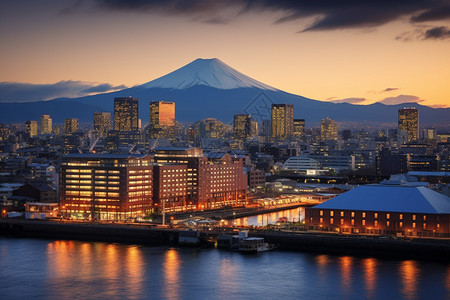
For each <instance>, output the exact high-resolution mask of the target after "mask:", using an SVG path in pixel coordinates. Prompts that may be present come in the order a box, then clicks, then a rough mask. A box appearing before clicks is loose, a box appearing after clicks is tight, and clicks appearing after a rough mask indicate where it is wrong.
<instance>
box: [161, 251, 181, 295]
mask: <svg viewBox="0 0 450 300" xmlns="http://www.w3.org/2000/svg"><path fill="white" fill-rule="evenodd" d="M180 264H181V259H180V255H179V253H178V251H177V250H175V249H169V250H167V252H166V253H165V255H164V261H163V272H164V279H165V280H164V291H165V298H166V299H179V298H180V294H179V293H180V274H179V268H180Z"/></svg>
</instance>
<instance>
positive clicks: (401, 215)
mask: <svg viewBox="0 0 450 300" xmlns="http://www.w3.org/2000/svg"><path fill="white" fill-rule="evenodd" d="M400 220H403V214H400ZM400 223H401V222H400Z"/></svg>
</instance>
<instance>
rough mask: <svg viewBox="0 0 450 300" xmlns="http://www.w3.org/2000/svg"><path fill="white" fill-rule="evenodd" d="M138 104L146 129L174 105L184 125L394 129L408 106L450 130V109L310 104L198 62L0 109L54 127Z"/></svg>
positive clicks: (10, 117)
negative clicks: (124, 103)
mask: <svg viewBox="0 0 450 300" xmlns="http://www.w3.org/2000/svg"><path fill="white" fill-rule="evenodd" d="M127 96H131V97H135V98H138V99H139V115H140V118H141V119H142V123H143V125H145V124H146V123H148V120H149V102H150V101H172V102H175V114H176V115H175V117H176V119H177V120H178V121H181V122H193V121H198V120H202V119H205V118H217V119H219V120H221V121H223V122H231V121H232V120H233V115H234V114H237V113H247V114H251V115H253V116H254V117H255V118H256V119H257V120H258V121H262V120H265V119H270V114H271V105H272V104H274V103H277V104H279V103H286V104H293V105H294V116H295V118H299V119H305V120H306V122H307V123H308V122H319V121H320V120H321V119H323V118H325V117H327V116H329V117H331V118H332V119H334V120H336V121H351V122H363V121H369V122H378V123H381V122H383V123H385V122H387V123H395V122H396V121H397V111H398V109H399V108H403V107H405V106H415V107H416V108H418V109H419V114H420V122H421V124H426V125H428V124H429V125H431V124H440V125H448V122H449V119H448V116H449V115H450V108H431V107H427V106H423V105H419V104H417V103H409V104H406V103H404V104H400V105H385V104H381V103H375V104H371V105H353V104H348V103H331V102H324V101H318V100H312V99H308V98H305V97H302V96H298V95H294V94H290V93H287V92H284V91H281V90H278V89H276V88H274V87H271V86H269V85H267V84H264V83H262V82H259V81H257V80H255V79H253V78H250V77H249V76H247V75H244V74H242V73H241V72H239V71H237V70H235V69H233V68H231V67H230V66H228V65H226V64H225V63H223V62H222V61H221V60H219V59H217V58H213V59H196V60H194V61H193V62H191V63H189V64H187V65H185V66H184V67H181V68H180V69H177V70H175V71H173V72H171V73H169V74H167V75H164V76H162V77H160V78H157V79H155V80H152V81H150V82H147V83H144V84H141V85H138V86H134V87H131V88H126V89H123V90H120V91H115V92H110V93H103V94H96V95H91V96H85V97H80V98H57V99H53V100H50V101H40V102H28V103H0V121H1V122H23V121H25V120H39V118H40V115H41V114H50V115H51V117H52V118H53V120H54V122H56V123H61V122H63V121H64V119H65V118H79V119H80V121H83V122H92V119H93V113H94V112H95V111H105V112H112V111H113V99H114V97H127Z"/></svg>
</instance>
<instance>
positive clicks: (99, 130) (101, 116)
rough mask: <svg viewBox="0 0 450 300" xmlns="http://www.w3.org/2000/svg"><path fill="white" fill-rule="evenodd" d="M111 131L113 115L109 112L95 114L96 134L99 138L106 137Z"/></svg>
mask: <svg viewBox="0 0 450 300" xmlns="http://www.w3.org/2000/svg"><path fill="white" fill-rule="evenodd" d="M110 130H111V114H110V113H108V112H95V113H94V134H95V135H96V136H97V137H106V136H107V134H108V131H110Z"/></svg>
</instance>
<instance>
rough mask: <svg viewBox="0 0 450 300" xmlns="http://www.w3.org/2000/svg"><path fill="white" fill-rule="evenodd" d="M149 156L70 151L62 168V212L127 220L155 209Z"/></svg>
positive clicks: (92, 217)
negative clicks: (75, 152) (72, 152)
mask: <svg viewBox="0 0 450 300" xmlns="http://www.w3.org/2000/svg"><path fill="white" fill-rule="evenodd" d="M152 162H153V159H152V157H151V156H147V155H131V154H130V155H128V154H69V155H67V156H64V157H63V158H62V163H61V169H60V202H61V212H62V214H63V215H65V216H70V217H73V218H76V219H87V218H91V219H101V220H125V219H127V218H134V217H139V216H142V215H143V214H146V213H149V212H151V211H152V209H153V206H152V204H153V201H152V198H153V166H152Z"/></svg>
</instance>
